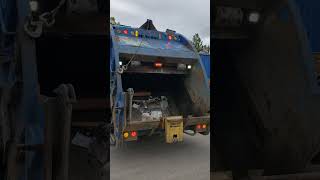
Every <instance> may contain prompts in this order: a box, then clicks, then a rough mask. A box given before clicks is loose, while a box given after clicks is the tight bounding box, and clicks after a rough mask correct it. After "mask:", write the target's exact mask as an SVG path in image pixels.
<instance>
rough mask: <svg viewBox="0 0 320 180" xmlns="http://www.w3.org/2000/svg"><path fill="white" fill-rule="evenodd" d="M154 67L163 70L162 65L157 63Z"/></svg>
mask: <svg viewBox="0 0 320 180" xmlns="http://www.w3.org/2000/svg"><path fill="white" fill-rule="evenodd" d="M154 66H155V67H156V68H161V67H162V63H159V62H156V63H154Z"/></svg>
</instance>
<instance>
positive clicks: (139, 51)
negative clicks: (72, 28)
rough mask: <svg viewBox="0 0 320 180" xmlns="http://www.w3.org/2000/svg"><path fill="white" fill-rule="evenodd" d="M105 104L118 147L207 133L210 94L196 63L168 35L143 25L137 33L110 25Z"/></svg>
mask: <svg viewBox="0 0 320 180" xmlns="http://www.w3.org/2000/svg"><path fill="white" fill-rule="evenodd" d="M110 33H111V42H110V48H111V56H110V72H111V74H110V80H111V82H110V88H111V89H110V98H111V99H110V102H111V103H110V105H111V109H112V120H111V122H112V123H113V130H112V131H113V136H114V137H115V139H116V140H117V142H118V144H122V143H123V142H125V141H132V140H137V139H138V138H139V137H141V136H145V135H152V134H157V133H160V134H163V133H165V134H166V142H167V143H172V142H179V141H183V132H185V131H186V130H191V131H193V133H191V134H195V133H197V132H199V133H202V134H206V135H207V134H208V133H209V131H210V113H209V109H210V90H209V83H208V78H207V76H206V74H205V70H204V66H203V64H202V62H201V58H200V56H199V54H198V53H197V51H196V50H195V49H194V47H193V46H192V45H191V44H190V42H189V41H188V40H187V39H186V38H185V37H184V36H183V35H181V34H179V33H176V32H175V31H173V30H167V31H166V32H160V31H157V30H156V28H155V27H154V26H153V24H152V21H151V20H148V21H147V22H146V23H145V24H144V25H142V26H141V27H140V28H133V27H129V26H122V25H111V26H110Z"/></svg>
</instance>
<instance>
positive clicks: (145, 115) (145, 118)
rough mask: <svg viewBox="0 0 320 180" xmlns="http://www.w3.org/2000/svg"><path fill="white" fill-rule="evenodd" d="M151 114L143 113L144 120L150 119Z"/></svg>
mask: <svg viewBox="0 0 320 180" xmlns="http://www.w3.org/2000/svg"><path fill="white" fill-rule="evenodd" d="M151 119H152V118H151V115H150V114H149V113H142V121H150V120H151Z"/></svg>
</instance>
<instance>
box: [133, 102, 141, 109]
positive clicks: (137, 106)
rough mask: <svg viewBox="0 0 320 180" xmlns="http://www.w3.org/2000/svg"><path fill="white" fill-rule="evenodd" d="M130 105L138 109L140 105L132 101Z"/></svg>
mask: <svg viewBox="0 0 320 180" xmlns="http://www.w3.org/2000/svg"><path fill="white" fill-rule="evenodd" d="M132 107H133V108H135V109H139V107H140V106H139V105H138V104H135V103H133V104H132Z"/></svg>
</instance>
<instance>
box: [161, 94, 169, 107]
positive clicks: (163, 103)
mask: <svg viewBox="0 0 320 180" xmlns="http://www.w3.org/2000/svg"><path fill="white" fill-rule="evenodd" d="M160 106H161V109H162V110H163V111H165V110H166V109H167V108H168V99H167V97H165V96H161V102H160Z"/></svg>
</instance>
